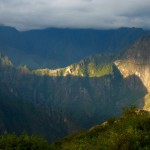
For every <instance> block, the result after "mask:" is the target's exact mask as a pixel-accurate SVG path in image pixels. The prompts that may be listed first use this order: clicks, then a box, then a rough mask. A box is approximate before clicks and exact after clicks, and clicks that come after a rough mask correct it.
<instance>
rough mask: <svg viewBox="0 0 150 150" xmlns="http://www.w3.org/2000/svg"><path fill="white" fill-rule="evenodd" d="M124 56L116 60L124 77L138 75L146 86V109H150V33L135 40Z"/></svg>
mask: <svg viewBox="0 0 150 150" xmlns="http://www.w3.org/2000/svg"><path fill="white" fill-rule="evenodd" d="M121 55H122V56H121V57H120V58H119V59H118V60H116V61H115V64H116V66H117V67H118V69H119V70H120V72H121V74H122V75H123V77H124V78H127V77H128V76H131V75H135V76H137V77H138V78H139V79H140V80H141V81H142V83H143V85H144V86H145V87H146V89H147V91H148V94H147V95H146V96H145V109H147V110H150V95H149V92H150V84H149V80H150V35H147V36H144V37H143V38H141V39H140V40H138V41H137V42H135V43H134V44H133V45H132V46H131V47H130V48H129V49H128V50H127V51H125V52H123V54H121Z"/></svg>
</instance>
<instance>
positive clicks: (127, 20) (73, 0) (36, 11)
mask: <svg viewBox="0 0 150 150" xmlns="http://www.w3.org/2000/svg"><path fill="white" fill-rule="evenodd" d="M0 24H4V25H8V26H13V27H16V28H18V29H21V30H28V29H33V28H45V27H69V28H99V29H102V28H105V29H106V28H118V27H125V26H126V27H142V28H149V27H150V0H126V1H122V0H111V1H110V0H0Z"/></svg>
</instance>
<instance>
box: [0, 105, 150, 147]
mask: <svg viewBox="0 0 150 150" xmlns="http://www.w3.org/2000/svg"><path fill="white" fill-rule="evenodd" d="M149 124H150V113H149V112H146V111H143V110H137V109H136V108H135V107H134V106H132V107H131V108H126V109H124V113H123V115H122V116H121V117H119V118H117V119H115V118H110V119H108V120H107V121H106V122H104V123H103V124H101V125H96V126H93V127H92V128H91V129H89V130H85V131H81V132H80V133H76V134H72V135H69V136H67V137H65V138H63V139H61V140H59V141H58V142H52V143H51V144H48V142H47V141H46V140H44V139H42V138H40V137H37V136H33V135H32V136H28V135H27V134H26V133H23V134H21V135H20V136H17V135H16V134H8V133H6V132H5V133H4V134H2V135H1V136H0V149H4V150H7V149H14V150H18V149H24V150H149V149H150V142H149V141H150V126H149Z"/></svg>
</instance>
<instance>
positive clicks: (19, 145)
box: [0, 132, 50, 150]
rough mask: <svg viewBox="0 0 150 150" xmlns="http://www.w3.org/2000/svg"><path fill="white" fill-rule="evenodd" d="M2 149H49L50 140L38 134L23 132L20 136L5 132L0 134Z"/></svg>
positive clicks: (0, 146)
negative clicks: (32, 134)
mask: <svg viewBox="0 0 150 150" xmlns="http://www.w3.org/2000/svg"><path fill="white" fill-rule="evenodd" d="M0 149H3V150H48V149H50V146H49V144H48V142H47V141H46V140H44V139H42V138H40V137H37V136H29V135H27V134H26V133H22V134H21V135H20V136H17V135H16V134H15V133H14V134H8V133H7V132H4V134H3V135H1V136H0Z"/></svg>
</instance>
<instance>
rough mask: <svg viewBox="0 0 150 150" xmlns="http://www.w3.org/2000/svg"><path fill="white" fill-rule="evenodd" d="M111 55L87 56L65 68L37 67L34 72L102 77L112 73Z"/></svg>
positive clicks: (49, 74)
mask: <svg viewBox="0 0 150 150" xmlns="http://www.w3.org/2000/svg"><path fill="white" fill-rule="evenodd" d="M112 60H113V55H112V56H111V55H108V56H106V55H97V56H91V57H87V58H85V59H83V60H81V61H80V62H78V63H75V64H72V65H70V66H68V67H66V68H60V69H55V70H50V69H37V70H33V71H32V72H33V73H34V74H38V75H41V76H43V75H48V76H67V75H72V76H78V77H102V76H105V75H110V74H113V63H112Z"/></svg>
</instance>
